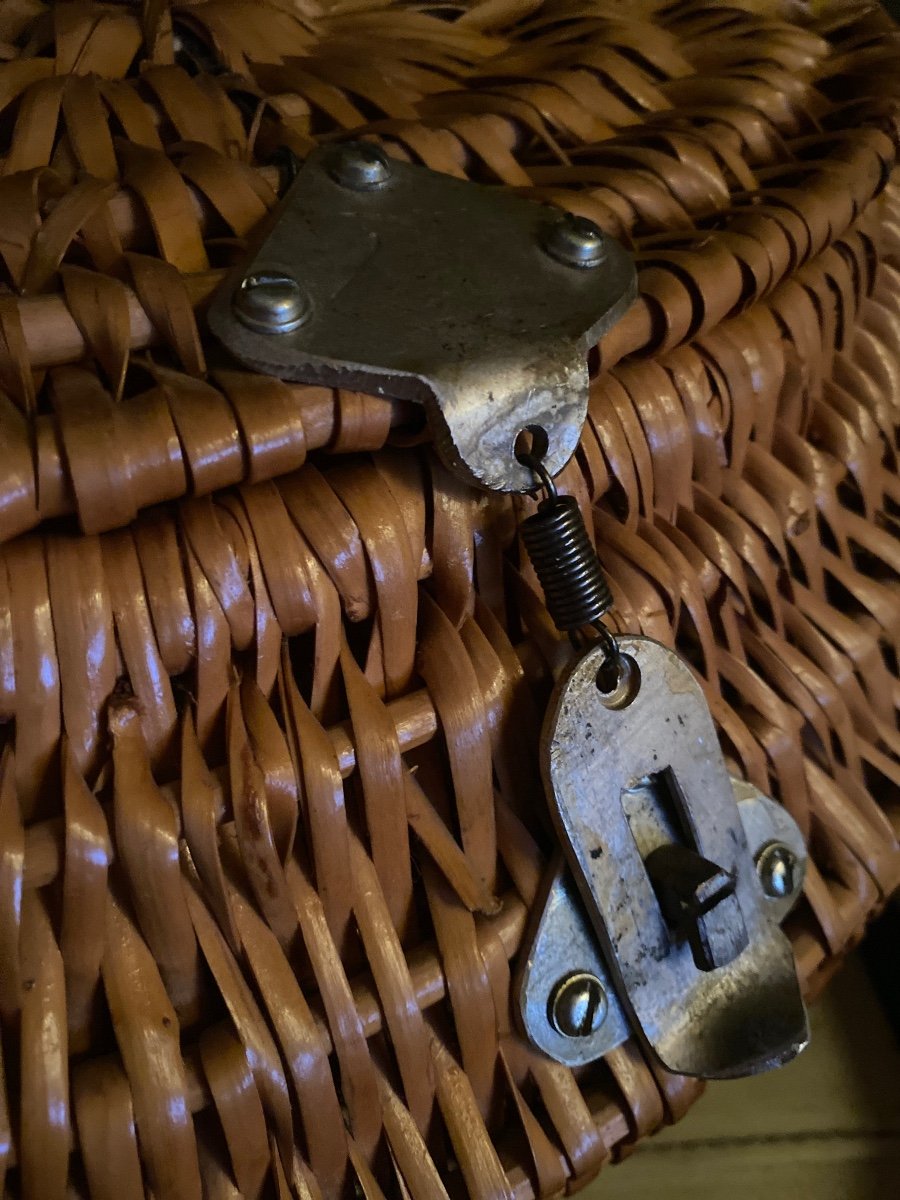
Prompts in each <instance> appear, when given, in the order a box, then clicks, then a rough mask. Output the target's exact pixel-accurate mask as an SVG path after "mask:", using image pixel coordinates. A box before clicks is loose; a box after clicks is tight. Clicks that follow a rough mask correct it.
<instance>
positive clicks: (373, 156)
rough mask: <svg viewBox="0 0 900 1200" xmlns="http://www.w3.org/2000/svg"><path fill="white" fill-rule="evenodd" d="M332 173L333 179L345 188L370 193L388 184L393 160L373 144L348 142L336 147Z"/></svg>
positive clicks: (331, 167)
mask: <svg viewBox="0 0 900 1200" xmlns="http://www.w3.org/2000/svg"><path fill="white" fill-rule="evenodd" d="M330 171H331V177H332V178H333V179H334V180H336V181H337V182H338V183H340V184H341V185H342V186H343V187H346V188H352V189H353V190H354V191H357V192H368V191H372V190H373V189H374V188H380V187H384V185H385V184H386V183H387V182H388V180H389V179H390V177H391V160H390V159H389V158H388V156H387V155H386V154H385V152H384V151H383V150H382V149H381V147H380V146H376V145H375V144H374V143H373V142H346V143H345V144H344V145H343V146H336V147H335V151H334V155H333V157H332V159H331V163H330Z"/></svg>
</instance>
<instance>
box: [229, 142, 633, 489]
mask: <svg viewBox="0 0 900 1200" xmlns="http://www.w3.org/2000/svg"><path fill="white" fill-rule="evenodd" d="M635 294H636V276H635V270H634V265H633V263H632V261H631V259H630V257H629V256H628V254H627V253H626V252H625V251H624V250H623V249H622V247H621V246H619V245H618V244H617V243H616V242H614V241H613V240H611V239H609V238H606V237H605V236H603V235H602V234H601V233H600V231H599V230H598V229H597V228H596V227H595V226H593V225H592V224H591V223H590V222H587V221H583V220H581V219H580V218H573V217H569V216H567V215H566V214H564V213H562V212H561V211H559V210H557V209H553V208H550V207H549V206H546V205H543V204H539V203H536V202H534V201H531V200H527V199H524V198H522V197H519V196H516V195H515V194H514V193H513V192H512V191H511V190H510V189H508V188H503V187H485V186H482V185H480V184H474V183H468V182H466V181H462V180H459V179H454V178H453V177H451V176H449V175H442V174H438V173H437V172H434V171H431V170H428V169H427V168H425V167H419V166H411V165H409V164H406V163H399V162H393V161H391V160H390V159H387V158H385V157H384V156H383V154H382V153H381V151H380V150H379V149H378V147H376V146H374V145H370V144H368V143H362V144H350V145H345V146H331V147H325V148H323V149H320V150H318V151H316V152H315V153H314V154H312V155H311V156H310V157H309V159H307V161H306V163H305V164H304V166H303V167H302V169H301V170H300V172H299V174H298V176H297V179H296V180H295V182H294V183H293V185H292V186H291V188H290V190H289V191H288V193H287V194H286V196H285V198H284V200H283V201H282V203H281V204H280V205H279V207H278V209H277V210H276V212H275V214H274V217H273V220H272V223H271V225H270V227H269V229H268V233H267V234H266V236H265V239H264V241H263V242H262V244H261V245H260V246H259V249H258V250H257V251H256V253H255V255H254V256H253V258H252V260H251V261H250V262H247V263H245V264H243V266H242V267H241V268H240V270H238V271H236V272H234V273H233V274H232V275H231V276H230V277H229V279H228V280H227V282H226V284H225V285H224V286H223V288H222V289H221V290H220V292H219V293H218V294H217V296H216V297H215V298H214V300H213V302H212V304H211V306H210V309H209V314H208V320H209V325H210V328H211V329H212V331H213V333H214V334H215V335H216V336H217V337H218V338H219V339H220V340H221V341H222V342H223V343H224V345H225V346H226V347H227V348H228V350H229V351H230V352H231V353H232V354H233V355H235V357H236V358H238V359H239V360H240V361H241V362H243V363H246V364H247V365H249V366H252V367H254V368H256V369H257V370H260V371H265V372H266V373H268V374H272V375H277V376H279V377H281V378H284V379H292V380H299V381H302V382H307V383H320V384H324V385H326V386H337V387H346V388H354V389H359V390H365V391H367V392H370V393H372V394H375V395H382V396H388V397H390V398H392V399H400V400H402V399H407V400H414V401H417V402H419V403H422V404H424V405H425V407H426V410H427V412H428V416H429V420H430V423H431V427H432V432H433V436H434V438H435V443H436V445H437V447H438V450H439V451H440V453H441V456H442V457H443V458H444V460H445V461H446V462H447V464H448V466H450V467H451V468H452V469H454V470H456V471H457V472H458V473H460V474H461V475H462V476H463V477H464V478H465V479H466V480H467V481H468V482H470V483H473V484H476V485H477V486H479V487H482V488H486V489H490V490H498V491H507V492H523V491H528V490H531V489H533V487H534V477H533V474H532V472H531V470H530V469H527V468H525V467H524V466H522V465H520V464H519V463H518V462H517V460H516V458H515V455H514V450H513V447H514V443H515V441H516V437H517V435H518V434H519V433H520V432H521V431H522V430H523V429H533V430H543V431H544V433H545V434H546V438H547V445H548V449H547V453H546V456H545V459H544V462H545V465H546V467H547V469H548V470H549V471H550V473H551V475H555V474H556V473H557V472H558V471H560V470H561V469H562V468H563V466H565V464H566V462H567V461H568V460H569V458H570V457H571V456H572V454H573V452H574V450H575V447H576V446H577V444H578V439H579V436H580V433H581V428H582V425H583V423H584V420H585V416H586V412H587V398H588V372H587V361H586V354H587V351H588V349H589V348H590V347H591V346H592V345H593V344H594V343H595V342H596V340H597V339H598V337H599V336H600V335H601V334H602V333H604V332H605V331H606V330H607V329H608V328H609V327H610V326H611V325H612V324H613V323H614V322H615V321H616V320H618V318H619V317H621V316H622V314H623V313H624V312H625V311H626V309H627V308H628V307H629V305H630V304H631V302H632V300H633V299H634V297H635ZM535 436H536V437H537V438H538V440H539V441H542V435H540V434H536V435H535Z"/></svg>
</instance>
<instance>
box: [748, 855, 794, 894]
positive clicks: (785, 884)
mask: <svg viewBox="0 0 900 1200" xmlns="http://www.w3.org/2000/svg"><path fill="white" fill-rule="evenodd" d="M756 870H757V872H758V873H759V882H760V883H761V884H762V890H763V891H764V892H765V894H766V895H767V896H768V897H769V898H770V899H772V900H784V899H786V898H787V897H788V896H790V895H791V893H792V892H793V890H794V888H795V887H796V880H797V856H796V854H794V852H793V850H792V849H791V848H790V846H786V845H785V844H784V842H770V843H769V845H768V846H763V848H762V850H761V851H760V852H759V855H758V857H757V859H756Z"/></svg>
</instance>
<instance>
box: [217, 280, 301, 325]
mask: <svg viewBox="0 0 900 1200" xmlns="http://www.w3.org/2000/svg"><path fill="white" fill-rule="evenodd" d="M234 311H235V313H236V314H237V316H238V318H239V319H240V320H241V321H242V322H243V323H244V324H245V325H248V326H249V327H250V328H251V329H255V330H256V331H257V332H259V333H290V332H291V330H292V329H297V328H298V326H300V325H302V324H303V322H304V321H305V320H306V319H307V317H308V316H309V311H310V310H309V303H308V301H307V299H306V296H305V295H304V293H303V289H302V288H301V287H300V284H299V283H298V282H297V280H296V279H294V278H292V276H290V275H286V274H284V273H283V272H281V271H256V272H254V273H253V274H252V275H248V276H247V277H246V278H245V279H242V280H241V284H240V287H239V288H238V289H237V292H236V293H235V297H234Z"/></svg>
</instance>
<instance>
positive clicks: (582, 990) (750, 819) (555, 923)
mask: <svg viewBox="0 0 900 1200" xmlns="http://www.w3.org/2000/svg"><path fill="white" fill-rule="evenodd" d="M731 788H732V792H733V793H734V798H735V800H736V801H737V807H738V815H739V816H740V819H741V825H742V826H743V827H744V834H745V835H746V838H747V842H748V845H749V847H750V853H751V856H752V858H753V861H754V862H755V863H756V870H757V877H758V879H759V886H760V890H761V892H762V894H763V896H764V898H765V907H766V910H767V911H768V913H769V915H770V917H771V919H772V920H775V921H778V922H779V923H780V922H781V921H783V920H784V918H785V917H786V916H787V915H788V913H789V912H790V911H791V909H792V908H793V906H794V905H795V904H796V902H797V900H798V898H799V897H800V894H801V892H802V890H803V877H804V874H805V871H806V846H805V844H804V841H803V835H802V834H801V832H800V830H799V828H798V827H797V824H796V822H795V821H794V820H793V818H792V817H791V816H790V815H789V814H788V813H787V812H785V810H784V809H783V808H782V807H781V805H780V804H776V803H775V801H774V800H771V799H770V798H769V797H768V796H765V795H763V793H762V792H760V791H759V790H758V789H757V788H755V787H754V786H753V784H751V783H747V782H746V781H745V780H743V779H735V778H733V777H732V779H731ZM627 807H628V809H629V811H630V812H632V813H643V814H644V821H645V827H646V828H647V829H649V830H652V829H653V827H654V826H656V827H657V828H665V827H666V825H667V821H666V816H665V814H664V811H663V809H662V808H661V806H660V804H659V797H658V796H657V795H656V794H655V790H654V788H653V786H652V784H650V783H643V784H639V785H638V786H637V787H635V788H632V789H631V795H630V796H629V798H628V801H627ZM668 832H669V834H670V835H671V833H672V831H671V830H669V831H668ZM651 838H652V833H651ZM654 840H655V839H654ZM544 888H545V892H544V895H543V896H542V897H539V898H538V901H537V904H536V906H535V911H536V912H537V913H538V914H539V916H538V920H537V923H536V924H535V925H534V927H533V929H532V932H531V937H530V940H529V942H528V948H527V950H526V953H525V956H524V958H523V960H522V965H521V968H520V970H519V973H518V1001H519V1011H520V1015H521V1020H522V1026H523V1028H524V1030H525V1033H526V1035H527V1036H528V1038H529V1039H530V1040H531V1041H532V1042H533V1043H534V1044H535V1045H536V1046H537V1047H538V1048H539V1049H541V1050H543V1051H544V1053H545V1054H549V1055H550V1057H551V1058H554V1059H556V1061H557V1062H561V1063H564V1064H565V1065H566V1066H567V1067H582V1066H584V1065H585V1064H587V1063H589V1062H594V1061H595V1059H598V1058H600V1057H602V1056H603V1055H604V1054H608V1053H609V1051H610V1050H615V1048H616V1047H617V1046H621V1045H622V1043H623V1042H624V1041H626V1039H627V1038H629V1037H630V1036H631V1035H632V1033H633V1032H634V1031H633V1028H632V1025H631V1022H630V1021H629V1019H628V1016H627V1014H626V1012H625V1009H624V1008H623V1006H622V1004H621V1003H620V1001H619V998H618V996H617V995H616V990H615V986H614V984H613V981H612V979H611V978H610V974H609V971H608V970H607V967H606V963H605V962H604V959H603V955H602V953H601V950H600V947H599V944H598V942H597V939H596V937H595V936H594V933H593V930H592V929H591V923H590V921H589V920H588V917H587V914H586V913H585V910H584V905H583V903H582V901H581V896H580V895H579V892H578V888H577V887H576V886H575V882H574V880H573V878H572V873H571V871H570V870H569V868H568V866H567V865H566V861H565V859H564V858H563V856H562V855H561V854H560V855H559V857H558V858H557V860H556V862H555V864H554V865H553V866H551V867H550V869H549V870H548V871H547V873H546V876H545V881H544Z"/></svg>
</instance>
